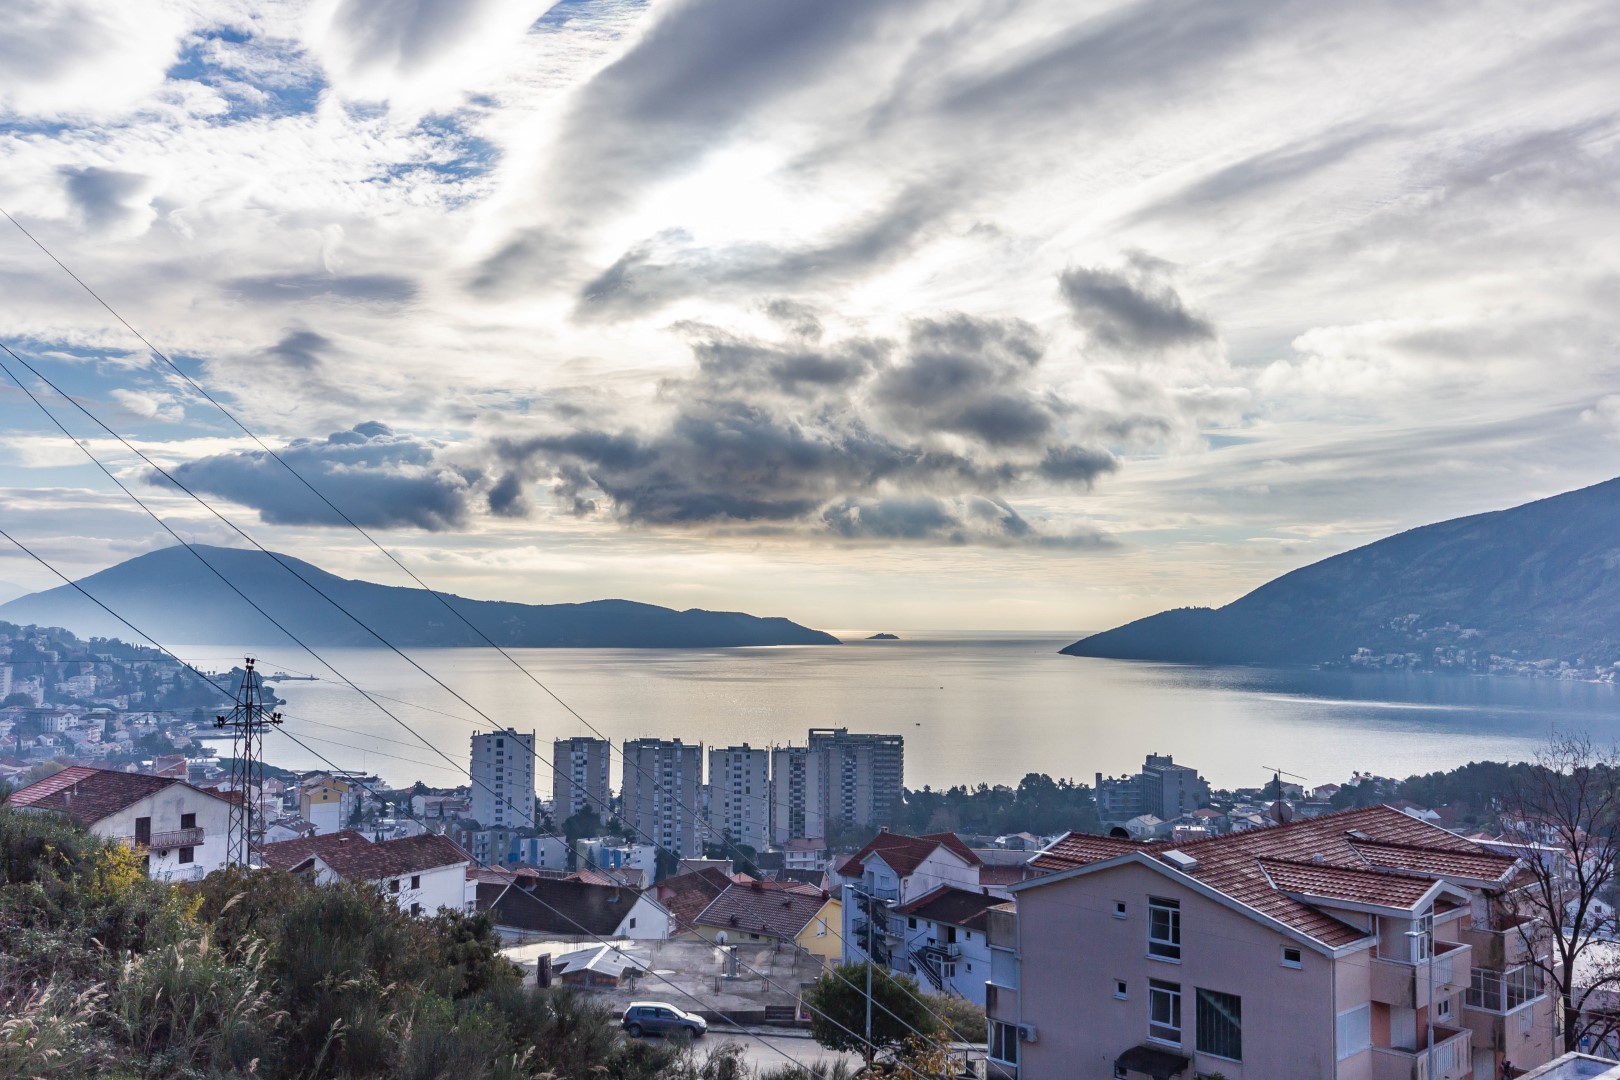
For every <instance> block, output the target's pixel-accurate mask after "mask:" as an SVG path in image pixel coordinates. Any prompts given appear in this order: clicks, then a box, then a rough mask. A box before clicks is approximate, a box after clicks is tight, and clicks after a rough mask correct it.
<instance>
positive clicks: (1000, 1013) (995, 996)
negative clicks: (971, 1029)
mask: <svg viewBox="0 0 1620 1080" xmlns="http://www.w3.org/2000/svg"><path fill="white" fill-rule="evenodd" d="M984 1013H985V1015H986V1016H988V1017H990V1018H991V1019H992V1020H1004V1021H1006V1022H1008V1023H1013V1022H1014V1021H1016V1020H1017V1019H1018V991H1017V990H1015V989H1013V988H1012V987H1010V986H999V985H997V984H996V983H993V982H987V983H985V984H984Z"/></svg>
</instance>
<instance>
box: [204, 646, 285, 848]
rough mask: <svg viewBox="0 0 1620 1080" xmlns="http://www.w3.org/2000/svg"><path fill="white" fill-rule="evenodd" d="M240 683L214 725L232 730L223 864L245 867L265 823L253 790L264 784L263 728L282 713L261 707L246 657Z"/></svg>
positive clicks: (260, 695)
mask: <svg viewBox="0 0 1620 1080" xmlns="http://www.w3.org/2000/svg"><path fill="white" fill-rule="evenodd" d="M243 662H244V664H245V665H246V667H245V669H244V670H243V672H242V685H241V686H240V687H238V688H237V691H236V707H235V708H233V709H232V710H231V711H230V714H229V715H228V716H216V717H215V718H214V726H215V727H216V728H230V729H231V790H232V791H234V792H235V793H236V797H235V798H234V799H232V800H231V816H230V824H229V826H228V827H227V829H226V833H225V865H227V866H243V867H245V866H248V865H250V863H249V856H250V855H251V853H252V851H253V849H254V848H255V847H257V846H259V845H260V844H262V843H263V842H264V822H263V821H262V820H259V819H260V815H259V814H258V813H256V812H255V809H254V806H253V798H252V792H253V791H255V790H263V786H264V729H265V726H266V725H268V724H279V723H281V714H280V713H278V712H267V711H266V710H265V707H264V684H263V682H261V681H260V679H259V674H258V672H256V671H254V670H253V665H254V663H255V661H254V659H253V657H251V656H249V657H247V658H245V660H244V661H243Z"/></svg>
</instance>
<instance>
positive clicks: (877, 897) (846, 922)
mask: <svg viewBox="0 0 1620 1080" xmlns="http://www.w3.org/2000/svg"><path fill="white" fill-rule="evenodd" d="M981 867H982V861H981V860H980V858H979V857H978V855H976V854H974V852H973V850H972V849H971V848H969V847H968V846H967V845H966V844H964V843H963V842H962V841H961V839H960V838H958V837H957V836H956V835H955V834H953V833H934V834H931V835H928V836H905V835H902V834H900V833H891V832H889V831H888V830H886V829H885V830H883V831H881V832H879V833H878V834H877V835H876V836H874V837H873V838H872V839H871V841H869V842H868V843H867V845H866V846H865V847H863V848H861V850H860V851H858V852H856V853H855V854H854V855H852V856H850V857H849V858H848V859H846V860H844V862H843V863H841V864H840V865H839V867H838V870H837V879H838V881H839V883H840V884H841V886H842V896H843V900H844V907H843V926H842V928H841V929H840V931H839V932H840V935H841V936H842V938H843V947H844V962H845V963H860V962H862V961H864V960H866V959H867V957H868V956H870V957H871V958H872V959H873V960H874V961H875V962H877V963H879V964H883V965H885V966H886V967H888V968H890V969H891V970H894V971H898V972H901V973H903V974H906V975H913V974H919V973H920V969H921V965H922V964H923V962H924V961H923V960H922V958H921V956H920V955H918V956H914V955H913V954H912V951H911V947H910V946H911V936H910V935H909V934H908V930H910V927H908V925H907V923H906V918H907V917H906V916H902V915H898V914H897V913H896V910H895V909H897V908H898V907H902V906H904V905H906V904H909V903H911V902H913V901H916V900H920V899H922V898H923V897H926V896H928V895H929V894H931V893H934V892H935V891H936V890H938V889H940V888H941V887H942V886H949V887H952V888H956V889H961V890H964V891H970V892H979V891H980V889H981V886H980V884H979V871H980V869H981ZM920 977H921V978H927V976H926V975H920Z"/></svg>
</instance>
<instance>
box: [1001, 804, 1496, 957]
mask: <svg viewBox="0 0 1620 1080" xmlns="http://www.w3.org/2000/svg"><path fill="white" fill-rule="evenodd" d="M1132 852H1137V853H1140V854H1141V855H1142V856H1143V857H1145V858H1148V859H1153V860H1156V861H1159V862H1161V863H1165V864H1166V865H1170V866H1176V865H1177V864H1176V863H1172V862H1171V861H1170V859H1169V858H1167V855H1168V854H1169V853H1171V852H1175V853H1178V855H1179V856H1180V857H1183V858H1184V859H1190V860H1196V861H1195V862H1192V863H1190V864H1188V865H1186V866H1184V867H1180V869H1181V872H1183V873H1185V874H1187V875H1188V876H1190V877H1192V878H1193V879H1195V880H1197V881H1198V882H1200V883H1202V884H1203V885H1204V886H1206V887H1208V888H1211V889H1214V890H1215V891H1217V892H1219V893H1222V894H1224V895H1225V896H1227V897H1228V898H1230V899H1232V900H1235V901H1237V902H1238V903H1240V904H1243V905H1244V906H1246V907H1249V908H1251V909H1253V910H1255V911H1257V912H1259V913H1260V914H1262V915H1264V916H1266V917H1269V918H1271V919H1275V920H1277V921H1278V922H1280V923H1282V924H1284V925H1285V926H1287V927H1289V928H1290V929H1292V930H1294V931H1295V932H1297V933H1300V934H1303V935H1305V936H1307V937H1310V938H1313V939H1315V940H1317V941H1319V942H1321V943H1322V944H1324V945H1326V946H1328V947H1330V948H1337V947H1340V946H1344V945H1350V944H1354V943H1356V942H1359V941H1362V940H1364V939H1365V938H1366V936H1367V935H1366V932H1365V931H1363V930H1360V929H1358V928H1357V927H1355V926H1352V925H1350V924H1349V923H1347V922H1343V921H1341V920H1340V919H1338V918H1337V917H1335V916H1334V915H1333V914H1332V913H1331V911H1330V910H1327V909H1326V905H1324V906H1317V905H1316V904H1313V903H1309V902H1307V901H1306V900H1302V899H1300V897H1311V898H1318V899H1321V900H1329V901H1331V900H1338V901H1341V902H1344V903H1348V904H1357V905H1366V906H1382V907H1400V908H1409V907H1410V906H1411V905H1412V904H1413V903H1415V902H1416V899H1415V898H1416V897H1420V896H1422V895H1425V894H1427V893H1428V892H1429V890H1430V889H1431V888H1432V887H1433V885H1434V883H1435V881H1437V880H1441V879H1447V878H1450V879H1462V880H1463V881H1465V882H1470V881H1471V882H1477V881H1480V880H1485V881H1503V880H1506V879H1507V876H1508V875H1509V873H1510V872H1511V870H1512V868H1513V865H1514V860H1513V859H1512V858H1510V857H1508V856H1505V855H1499V854H1496V853H1493V852H1490V851H1488V850H1486V849H1485V848H1483V847H1481V846H1480V845H1478V844H1476V843H1474V842H1472V841H1470V840H1466V839H1464V838H1463V837H1460V836H1457V835H1456V834H1455V833H1450V832H1447V831H1446V830H1445V829H1442V828H1439V827H1438V826H1435V825H1430V824H1428V823H1427V822H1424V821H1421V820H1419V819H1417V818H1415V817H1412V816H1411V815H1409V814H1406V813H1403V812H1401V811H1400V810H1396V809H1394V808H1393V807H1388V806H1372V807H1364V808H1361V809H1353V810H1344V811H1340V812H1338V813H1334V814H1324V815H1323V816H1321V817H1318V818H1307V819H1300V820H1296V821H1293V822H1290V823H1289V824H1286V825H1278V826H1274V827H1272V828H1264V829H1253V830H1249V831H1245V832H1239V833H1229V834H1227V835H1225V836H1212V837H1208V838H1200V839H1197V840H1191V841H1188V842H1185V843H1182V844H1179V845H1175V846H1173V847H1172V846H1171V845H1168V844H1153V845H1142V844H1132V843H1130V842H1128V841H1123V840H1117V839H1111V838H1108V837H1100V836H1090V837H1083V836H1078V835H1074V834H1071V835H1070V836H1066V837H1064V838H1063V840H1060V841H1058V843H1056V844H1054V845H1052V847H1051V848H1049V849H1048V850H1047V851H1046V852H1043V853H1042V854H1041V855H1038V856H1036V858H1035V859H1034V860H1032V864H1033V865H1035V866H1039V867H1042V868H1045V869H1050V870H1053V871H1057V872H1061V871H1065V870H1073V869H1078V868H1081V867H1084V866H1086V865H1089V864H1092V863H1097V862H1102V861H1104V860H1108V859H1112V858H1116V857H1118V856H1121V855H1126V854H1130V853H1132ZM1391 863H1399V864H1400V865H1399V866H1391V865H1390V864H1391ZM1492 871H1494V873H1493V872H1492ZM1041 884H1042V881H1041V880H1037V881H1034V882H1030V883H1029V884H1028V885H1025V886H1022V887H1024V888H1038V887H1040V886H1041ZM1015 888H1017V886H1015Z"/></svg>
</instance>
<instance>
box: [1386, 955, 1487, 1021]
mask: <svg viewBox="0 0 1620 1080" xmlns="http://www.w3.org/2000/svg"><path fill="white" fill-rule="evenodd" d="M1472 957H1473V950H1472V949H1471V948H1469V947H1468V946H1467V945H1465V944H1463V943H1462V942H1460V941H1436V942H1435V943H1434V955H1433V956H1432V957H1431V958H1430V959H1428V960H1419V961H1417V962H1416V963H1409V962H1406V961H1403V960H1397V959H1391V958H1389V957H1384V956H1380V957H1378V958H1376V959H1374V960H1373V962H1372V999H1373V1000H1374V1001H1380V1002H1383V1003H1384V1004H1385V1005H1393V1006H1395V1007H1396V1008H1399V1009H1425V1008H1428V1005H1429V1000H1430V995H1429V990H1430V986H1431V975H1430V969H1431V968H1432V969H1433V976H1432V986H1433V988H1434V997H1436V998H1443V997H1450V996H1451V995H1453V994H1455V993H1458V992H1459V991H1461V990H1464V989H1466V988H1467V986H1468V979H1469V974H1470V970H1471V962H1472Z"/></svg>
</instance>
